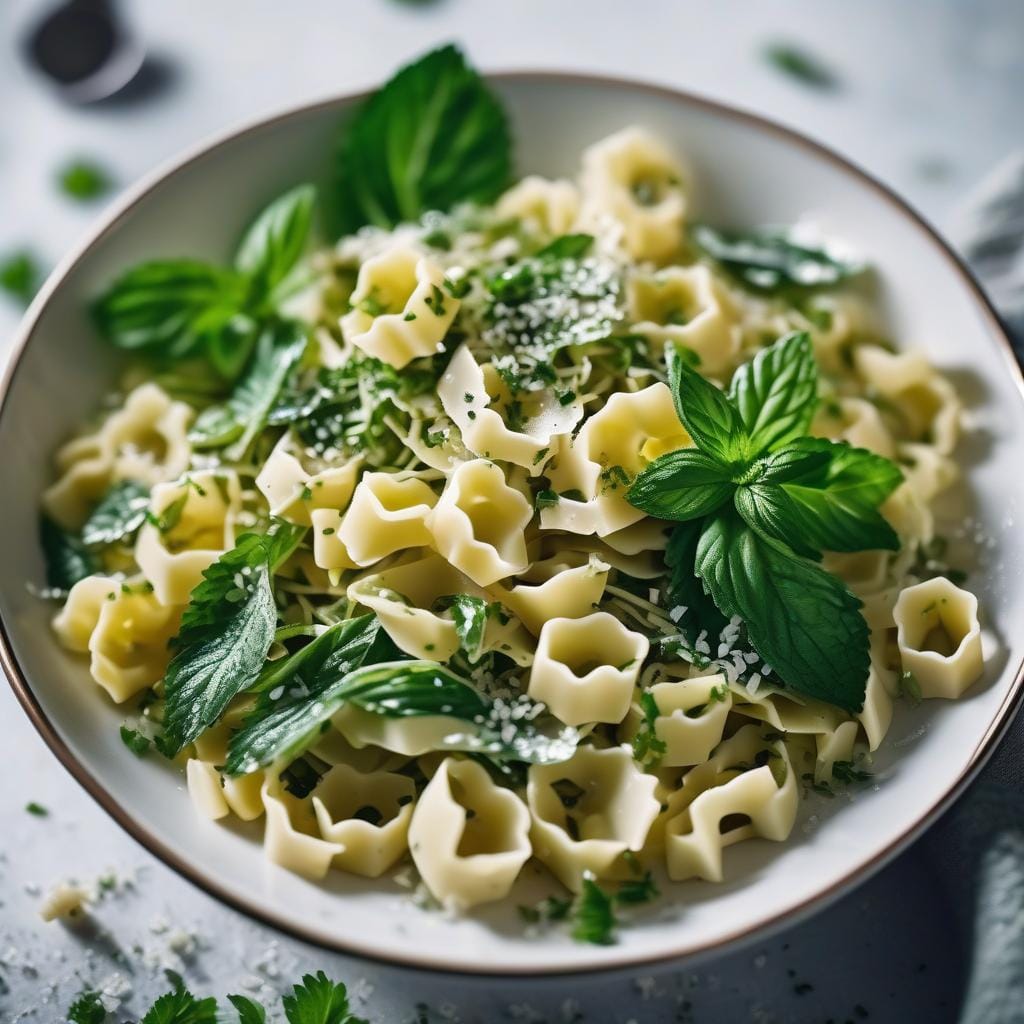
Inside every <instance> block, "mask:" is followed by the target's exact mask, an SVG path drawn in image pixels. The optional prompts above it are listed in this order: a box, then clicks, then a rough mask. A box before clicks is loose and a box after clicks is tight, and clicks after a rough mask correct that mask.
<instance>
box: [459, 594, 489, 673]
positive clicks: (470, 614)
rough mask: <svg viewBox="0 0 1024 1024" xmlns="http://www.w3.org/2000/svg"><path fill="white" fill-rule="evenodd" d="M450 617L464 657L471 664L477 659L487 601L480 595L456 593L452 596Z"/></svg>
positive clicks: (482, 639) (480, 646) (484, 624)
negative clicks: (472, 595)
mask: <svg viewBox="0 0 1024 1024" xmlns="http://www.w3.org/2000/svg"><path fill="white" fill-rule="evenodd" d="M452 619H453V620H454V622H455V632H456V633H457V634H458V636H459V644H460V646H461V647H462V650H463V651H464V652H465V654H466V657H467V658H468V659H469V661H470V663H471V664H473V663H475V662H477V661H479V660H480V654H481V651H482V648H483V643H484V630H485V629H486V627H487V602H486V601H485V600H484V599H483V598H482V597H471V596H470V595H469V594H456V595H454V596H453V597H452Z"/></svg>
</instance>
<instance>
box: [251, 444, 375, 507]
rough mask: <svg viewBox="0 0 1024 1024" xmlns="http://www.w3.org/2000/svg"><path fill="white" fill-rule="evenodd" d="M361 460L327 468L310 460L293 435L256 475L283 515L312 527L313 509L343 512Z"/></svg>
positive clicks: (265, 494)
mask: <svg viewBox="0 0 1024 1024" xmlns="http://www.w3.org/2000/svg"><path fill="white" fill-rule="evenodd" d="M361 465H362V459H361V458H360V457H359V456H356V457H355V458H352V459H349V460H348V461H347V462H345V463H343V464H342V465H340V466H327V467H324V466H323V464H322V463H320V462H319V460H315V459H310V458H309V457H308V456H306V454H305V453H304V452H303V450H302V446H301V445H300V444H299V443H298V441H297V440H296V438H295V437H294V435H293V434H292V433H291V432H288V433H285V434H283V435H282V436H281V439H280V440H279V441H278V442H277V444H276V445H274V450H273V451H272V452H271V453H270V458H268V459H267V461H266V462H265V463H264V464H263V467H262V469H260V471H259V473H258V474H257V476H256V487H257V488H258V489H259V491H260V493H261V494H262V495H263V497H264V498H266V499H267V504H268V505H269V506H270V514H271V515H272V516H280V517H281V518H282V519H287V520H288V521H289V522H292V523H297V524H298V525H300V526H309V525H310V523H311V521H312V518H311V513H312V512H313V510H314V509H319V508H330V509H335V510H338V509H343V508H345V506H346V505H348V503H349V499H350V498H351V497H352V491H353V489H354V488H355V486H356V479H357V478H358V476H359V469H360V466H361Z"/></svg>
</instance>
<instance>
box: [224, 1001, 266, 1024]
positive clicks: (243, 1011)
mask: <svg viewBox="0 0 1024 1024" xmlns="http://www.w3.org/2000/svg"><path fill="white" fill-rule="evenodd" d="M228 1002H229V1003H230V1004H231V1005H232V1006H233V1007H234V1008H235V1009H236V1010H237V1011H238V1024H267V1011H266V1010H265V1009H263V1007H262V1006H261V1005H260V1004H259V1003H257V1002H256V1001H255V1000H253V999H250V998H249V997H248V996H228Z"/></svg>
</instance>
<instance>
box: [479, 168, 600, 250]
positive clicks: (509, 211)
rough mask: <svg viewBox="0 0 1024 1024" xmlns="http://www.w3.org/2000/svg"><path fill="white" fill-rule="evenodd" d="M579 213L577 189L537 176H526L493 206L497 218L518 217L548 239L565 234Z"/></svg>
mask: <svg viewBox="0 0 1024 1024" xmlns="http://www.w3.org/2000/svg"><path fill="white" fill-rule="evenodd" d="M579 209H580V193H579V189H578V188H577V187H576V186H575V185H574V184H573V183H572V182H571V181H566V180H565V179H562V178H556V179H555V180H551V179H549V178H542V177H541V176H540V175H537V174H528V175H527V176H526V177H525V178H523V180H522V181H520V182H518V183H517V184H515V185H513V186H512V187H511V188H510V189H509V190H508V191H507V192H505V193H504V194H503V195H502V196H501V197H500V198H499V199H498V201H497V203H496V204H495V211H496V213H497V214H498V216H499V217H518V218H519V219H521V220H524V221H527V222H529V223H530V224H531V225H532V226H533V227H535V228H537V229H539V230H540V231H542V232H543V233H544V234H547V235H565V234H568V233H569V232H570V231H571V230H572V228H573V225H574V224H575V223H576V218H577V217H578V216H579Z"/></svg>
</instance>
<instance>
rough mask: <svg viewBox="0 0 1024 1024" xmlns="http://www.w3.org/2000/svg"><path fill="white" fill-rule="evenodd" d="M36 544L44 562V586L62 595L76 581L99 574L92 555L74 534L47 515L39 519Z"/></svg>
mask: <svg viewBox="0 0 1024 1024" xmlns="http://www.w3.org/2000/svg"><path fill="white" fill-rule="evenodd" d="M39 543H40V545H41V547H42V549H43V559H44V561H45V563H46V585H47V586H48V587H50V588H52V589H53V590H57V591H60V592H61V593H66V592H67V591H69V590H70V589H71V588H72V587H73V586H74V585H75V584H76V583H77V582H78V581H79V580H84V579H85V577H86V576H92V575H93V573H95V572H98V571H99V565H98V563H97V562H96V559H95V557H94V556H93V554H92V552H91V551H90V550H89V549H88V548H87V547H86V546H85V545H84V544H83V543H82V541H81V540H80V539H79V538H78V537H76V536H75V535H74V534H72V533H69V532H68V531H67V530H65V529H64V528H63V527H61V526H58V525H57V524H56V523H55V522H54V521H53V520H52V519H50V518H49V517H48V516H42V517H41V518H40V520H39Z"/></svg>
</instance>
